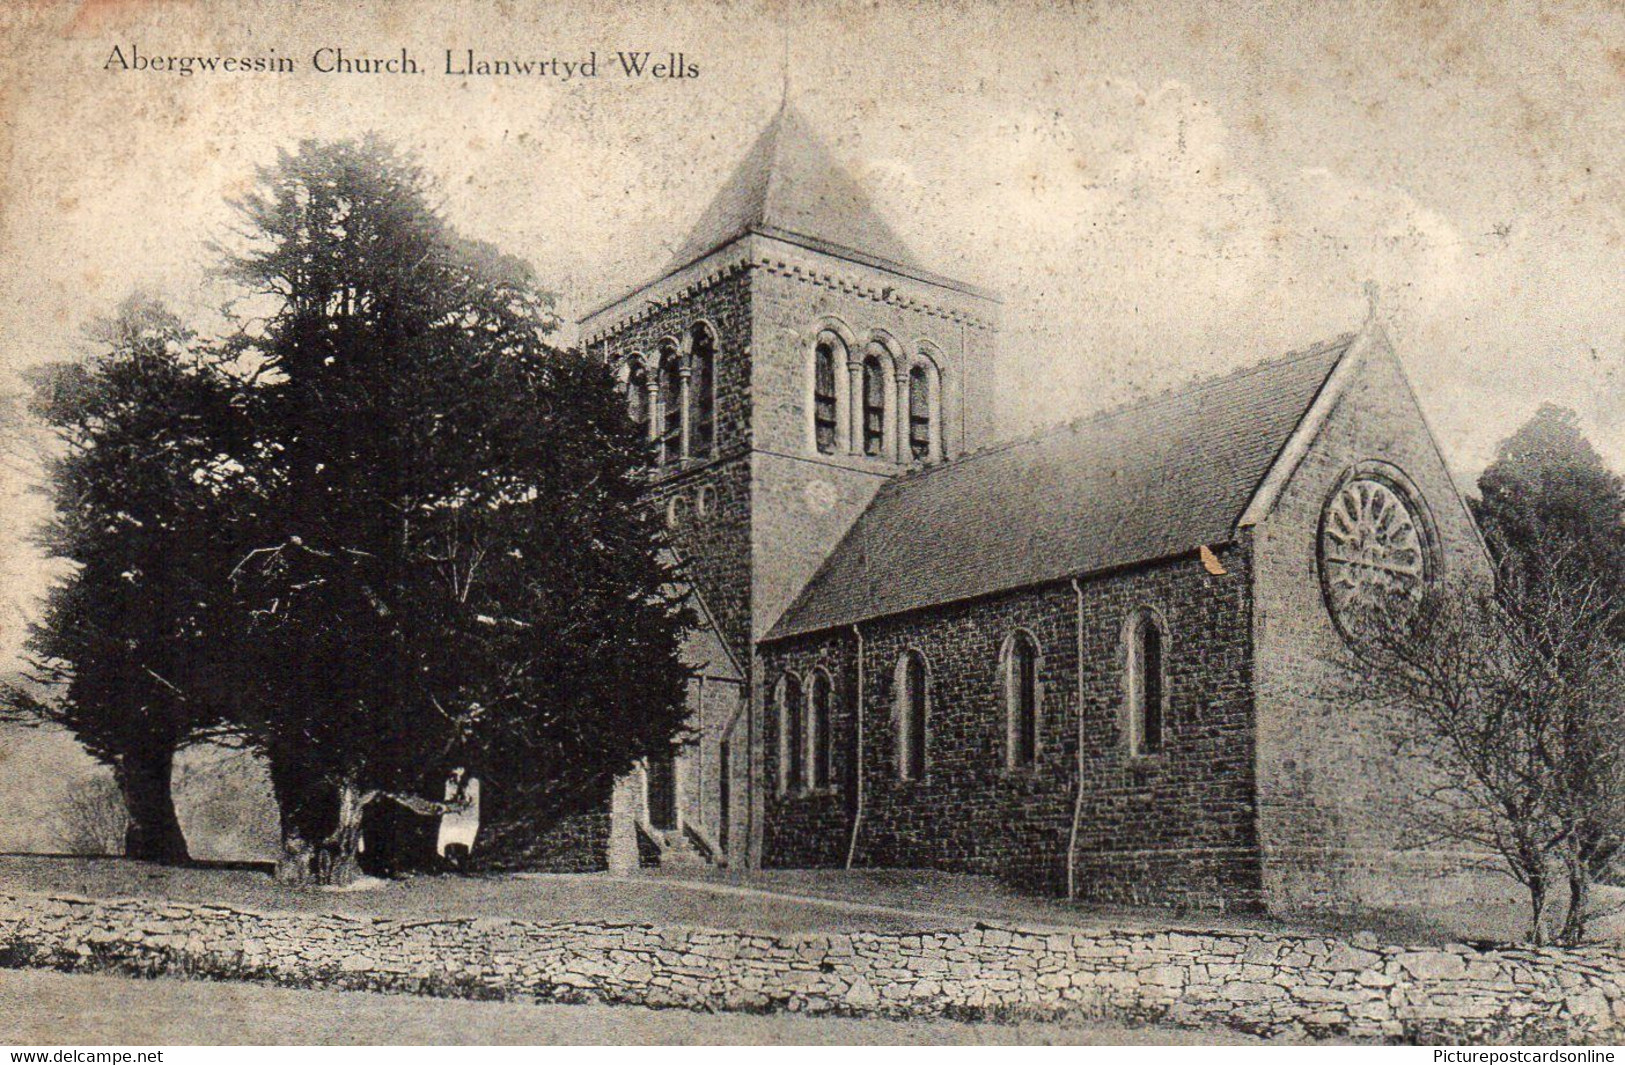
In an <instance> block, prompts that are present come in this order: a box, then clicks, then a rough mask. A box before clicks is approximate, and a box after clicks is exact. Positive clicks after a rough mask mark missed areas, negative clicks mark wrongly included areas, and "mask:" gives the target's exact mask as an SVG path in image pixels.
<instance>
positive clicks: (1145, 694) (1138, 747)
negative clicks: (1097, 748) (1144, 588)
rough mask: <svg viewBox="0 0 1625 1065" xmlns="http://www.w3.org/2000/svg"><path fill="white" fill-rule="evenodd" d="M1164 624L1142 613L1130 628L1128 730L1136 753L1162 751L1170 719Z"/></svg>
mask: <svg viewBox="0 0 1625 1065" xmlns="http://www.w3.org/2000/svg"><path fill="white" fill-rule="evenodd" d="M1166 635H1167V634H1166V633H1165V632H1164V630H1163V627H1162V621H1161V619H1160V618H1158V617H1157V616H1156V615H1155V614H1153V613H1152V612H1151V611H1150V610H1142V611H1140V612H1139V613H1138V614H1136V615H1135V616H1134V617H1133V618H1132V619H1130V621H1129V627H1128V663H1127V664H1128V677H1127V682H1128V717H1129V720H1128V731H1129V744H1130V750H1131V752H1132V753H1133V754H1136V755H1141V754H1156V753H1157V752H1159V751H1161V750H1162V747H1163V741H1164V731H1165V726H1166V723H1167V722H1166V718H1167V699H1168V695H1167V693H1168V662H1167V648H1166V646H1165V645H1166V642H1167V640H1166Z"/></svg>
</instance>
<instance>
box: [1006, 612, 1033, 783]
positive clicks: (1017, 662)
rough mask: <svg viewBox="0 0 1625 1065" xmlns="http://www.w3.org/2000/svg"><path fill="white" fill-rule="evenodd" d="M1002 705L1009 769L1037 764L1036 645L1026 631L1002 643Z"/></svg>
mask: <svg viewBox="0 0 1625 1065" xmlns="http://www.w3.org/2000/svg"><path fill="white" fill-rule="evenodd" d="M1003 667H1004V668H1003V673H1004V703H1005V714H1006V729H1007V743H1008V754H1007V764H1008V765H1009V766H1010V767H1011V768H1012V769H1021V768H1026V767H1030V766H1032V765H1034V764H1035V763H1036V762H1037V761H1038V645H1037V644H1036V643H1034V642H1033V638H1032V637H1031V636H1029V635H1027V634H1026V633H1025V632H1018V633H1016V634H1015V635H1014V636H1012V637H1010V639H1009V640H1008V641H1006V643H1005V651H1004V662H1003Z"/></svg>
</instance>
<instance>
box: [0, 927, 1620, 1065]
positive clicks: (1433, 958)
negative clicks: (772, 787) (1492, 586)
mask: <svg viewBox="0 0 1625 1065" xmlns="http://www.w3.org/2000/svg"><path fill="white" fill-rule="evenodd" d="M0 965H4V966H9V967H19V966H48V967H53V968H60V969H70V970H71V969H99V970H115V971H125V972H132V973H141V974H147V975H153V974H159V973H175V974H183V975H193V976H201V977H207V978H216V979H248V980H264V981H270V982H275V983H279V984H288V985H296V986H302V987H337V988H356V989H371V990H378V991H393V992H405V993H415V994H429V995H441V996H453V997H465V998H512V999H538V1000H553V1001H600V1002H613V1003H628V1004H638V1005H645V1006H662V1007H680V1008H687V1009H701V1010H715V1009H729V1010H750V1011H759V1012H765V1011H790V1012H803V1013H842V1014H857V1015H880V1016H891V1017H932V1016H950V1017H958V1018H988V1019H1018V1018H1022V1019H1025V1018H1065V1017H1075V1018H1101V1019H1110V1020H1113V1021H1118V1022H1122V1021H1129V1022H1134V1021H1161V1022H1165V1023H1172V1024H1181V1025H1193V1026H1197V1025H1199V1026H1223V1027H1227V1028H1232V1029H1239V1030H1243V1031H1248V1032H1254V1033H1259V1034H1264V1035H1282V1034H1284V1035H1310V1036H1319V1037H1352V1038H1367V1039H1376V1040H1409V1041H1464V1040H1475V1041H1486V1040H1507V1041H1513V1040H1519V1041H1533V1040H1538V1041H1547V1042H1550V1041H1585V1040H1599V1041H1602V1040H1610V1041H1611V1040H1617V1038H1618V1035H1617V1033H1618V1031H1619V1028H1620V1026H1621V1025H1622V1024H1625V957H1622V956H1621V954H1620V952H1619V951H1618V950H1617V949H1616V948H1608V949H1603V948H1597V949H1588V950H1570V951H1559V950H1521V949H1502V950H1491V951H1479V950H1476V949H1474V948H1472V947H1467V946H1451V947H1428V948H1421V947H1397V946H1380V945H1378V944H1377V943H1376V942H1375V941H1374V940H1372V939H1366V940H1362V939H1361V938H1360V937H1356V938H1355V939H1354V940H1353V941H1351V942H1348V941H1343V940H1338V939H1326V938H1319V937H1306V936H1289V935H1276V934H1269V933H1262V932H1244V931H1221V932H1215V931H1179V930H1167V931H1090V932H1077V931H1054V930H1051V931H1043V930H1022V929H1015V928H1001V927H990V926H986V925H980V926H977V927H975V928H970V929H958V930H944V931H936V932H920V933H899V932H827V933H809V934H796V935H786V934H775V935H764V934H756V933H750V932H740V931H709V930H704V929H678V928H654V927H650V926H648V925H609V924H582V923H555V924H549V923H543V922H536V921H518V920H505V919H494V918H468V919H434V920H396V919H386V918H381V917H373V918H368V917H353V916H335V915H318V914H309V913H299V914H293V913H277V914H261V913H252V912H245V911H241V910H235V909H230V908H227V907H223V906H198V905H182V904H175V903H165V902H156V901H146V900H119V901H89V900H85V899H78V898H71V897H64V896H39V895H0Z"/></svg>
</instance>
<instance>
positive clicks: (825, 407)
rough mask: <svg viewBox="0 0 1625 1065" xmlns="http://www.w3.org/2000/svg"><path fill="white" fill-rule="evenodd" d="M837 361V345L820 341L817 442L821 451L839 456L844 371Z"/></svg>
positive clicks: (816, 373)
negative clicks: (839, 388)
mask: <svg viewBox="0 0 1625 1065" xmlns="http://www.w3.org/2000/svg"><path fill="white" fill-rule="evenodd" d="M836 360H837V352H836V347H835V341H834V340H831V339H830V338H829V337H827V336H825V337H819V338H818V347H817V349H816V350H815V351H814V352H813V439H814V440H815V441H816V442H817V444H818V450H819V451H821V452H823V453H824V454H826V455H830V454H834V452H835V442H836V435H837V432H838V427H839V421H838V420H837V419H838V417H839V415H838V413H837V410H838V407H837V403H838V397H837V394H836V380H837V375H838V374H839V373H840V372H841V371H840V367H839V366H837V365H836Z"/></svg>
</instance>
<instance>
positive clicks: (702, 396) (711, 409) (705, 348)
mask: <svg viewBox="0 0 1625 1065" xmlns="http://www.w3.org/2000/svg"><path fill="white" fill-rule="evenodd" d="M689 336H690V339H691V344H690V347H689V367H690V376H689V382H688V389H689V419H688V423H689V424H688V434H689V447H688V453H689V454H690V455H691V456H695V457H698V458H706V457H708V456H709V455H710V454H711V443H712V441H713V440H714V439H715V437H716V361H717V342H716V338H715V337H714V336H713V335H712V333H711V329H710V327H709V326H706V325H704V324H700V325H696V326H695V327H694V328H693V330H692V331H691V332H690V334H689Z"/></svg>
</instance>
